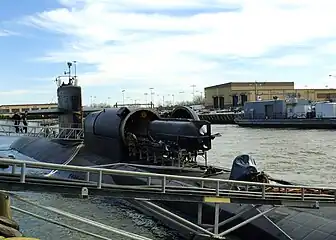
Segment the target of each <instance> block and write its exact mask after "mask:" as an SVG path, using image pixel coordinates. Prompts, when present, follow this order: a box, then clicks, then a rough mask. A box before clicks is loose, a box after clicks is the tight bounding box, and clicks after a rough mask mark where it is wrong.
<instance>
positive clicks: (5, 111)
mask: <svg viewBox="0 0 336 240" xmlns="http://www.w3.org/2000/svg"><path fill="white" fill-rule="evenodd" d="M0 113H9V109H0Z"/></svg>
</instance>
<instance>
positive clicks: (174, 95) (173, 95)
mask: <svg viewBox="0 0 336 240" xmlns="http://www.w3.org/2000/svg"><path fill="white" fill-rule="evenodd" d="M172 97H173V106H174V101H175V95H174V93H173V94H172Z"/></svg>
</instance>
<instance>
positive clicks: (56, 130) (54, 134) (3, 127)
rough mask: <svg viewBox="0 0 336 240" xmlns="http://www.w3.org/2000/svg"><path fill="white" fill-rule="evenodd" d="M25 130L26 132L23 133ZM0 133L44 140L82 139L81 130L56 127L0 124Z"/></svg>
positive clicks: (82, 132) (82, 133)
mask: <svg viewBox="0 0 336 240" xmlns="http://www.w3.org/2000/svg"><path fill="white" fill-rule="evenodd" d="M25 128H26V129H27V132H25ZM0 133H3V134H6V135H8V136H10V135H12V134H13V135H16V136H17V135H18V136H34V137H45V138H56V139H66V140H79V139H82V138H84V129H83V128H67V127H65V128H64V127H58V126H29V125H28V126H24V125H10V124H0Z"/></svg>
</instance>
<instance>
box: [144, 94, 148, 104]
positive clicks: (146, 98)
mask: <svg viewBox="0 0 336 240" xmlns="http://www.w3.org/2000/svg"><path fill="white" fill-rule="evenodd" d="M144 95H145V102H146V105H147V96H148V93H144Z"/></svg>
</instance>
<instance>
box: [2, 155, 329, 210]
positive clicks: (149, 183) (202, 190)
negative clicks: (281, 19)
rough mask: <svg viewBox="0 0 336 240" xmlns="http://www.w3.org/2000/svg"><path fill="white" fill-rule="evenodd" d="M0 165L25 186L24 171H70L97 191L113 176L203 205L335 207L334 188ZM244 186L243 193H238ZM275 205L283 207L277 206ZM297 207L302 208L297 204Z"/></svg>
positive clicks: (41, 165) (13, 163)
mask: <svg viewBox="0 0 336 240" xmlns="http://www.w3.org/2000/svg"><path fill="white" fill-rule="evenodd" d="M0 161H1V163H2V164H6V165H9V166H13V167H12V173H13V174H14V173H16V171H15V167H16V166H19V167H20V168H21V171H20V175H19V176H20V183H25V182H26V176H27V173H26V172H27V168H30V169H48V170H50V171H55V170H59V171H70V172H81V173H84V175H85V176H86V178H85V181H86V182H90V183H92V181H90V176H91V175H94V174H95V175H97V176H98V178H97V181H95V182H94V185H90V186H92V187H94V188H97V189H102V188H104V187H107V186H111V184H108V185H105V183H104V182H103V179H104V175H117V176H132V177H139V178H144V179H146V181H145V183H144V184H139V185H134V184H133V185H132V187H146V189H147V190H148V191H154V192H158V191H159V192H161V193H174V192H175V193H176V192H179V193H181V192H183V193H188V194H196V195H202V196H212V197H217V198H213V199H211V198H205V200H204V201H206V202H207V201H208V202H217V201H219V202H223V201H224V202H225V201H226V200H225V199H224V200H223V199H221V197H225V198H227V197H228V198H233V199H234V198H236V199H244V198H249V199H255V200H270V201H275V200H277V201H289V203H290V204H293V201H294V202H296V203H298V202H306V203H307V205H309V206H311V204H312V203H316V201H318V202H319V204H322V205H323V204H326V205H330V204H332V205H335V204H336V188H325V187H312V186H296V185H281V184H270V183H258V182H243V181H233V180H225V179H215V178H202V177H189V176H179V175H168V174H157V173H148V172H133V171H124V170H116V169H106V168H98V167H81V166H71V165H61V164H52V163H41V162H31V161H20V160H13V159H5V158H1V159H0ZM171 180H178V181H186V182H189V183H190V182H194V183H198V184H196V185H193V186H191V185H188V186H176V185H175V186H174V185H169V184H167V183H168V182H169V181H171ZM125 186H126V185H118V184H115V185H114V188H115V187H120V188H122V187H125ZM242 186H244V187H245V188H244V190H239V189H240V188H242ZM279 205H285V204H282V203H279ZM299 205H300V206H301V205H302V204H299Z"/></svg>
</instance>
